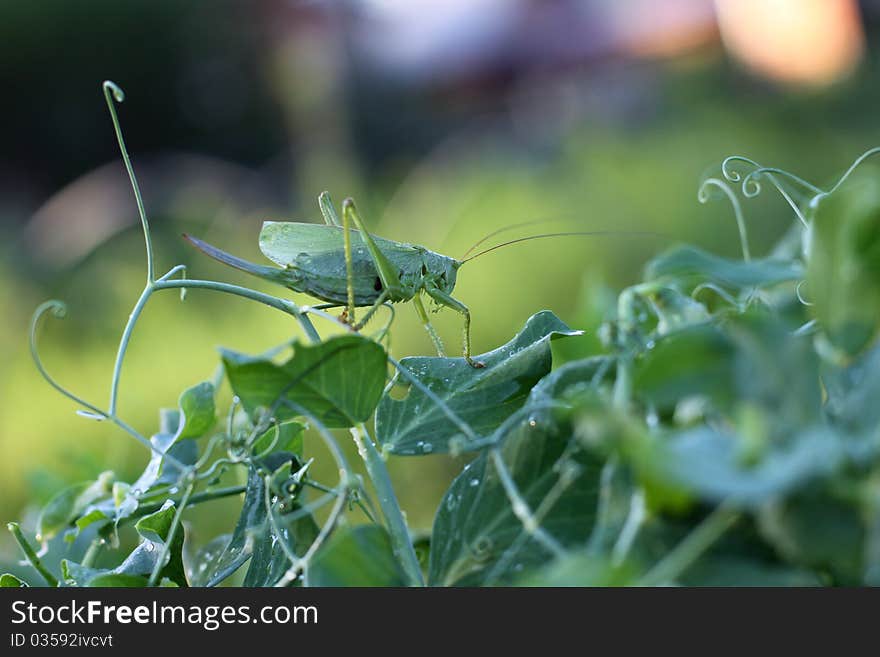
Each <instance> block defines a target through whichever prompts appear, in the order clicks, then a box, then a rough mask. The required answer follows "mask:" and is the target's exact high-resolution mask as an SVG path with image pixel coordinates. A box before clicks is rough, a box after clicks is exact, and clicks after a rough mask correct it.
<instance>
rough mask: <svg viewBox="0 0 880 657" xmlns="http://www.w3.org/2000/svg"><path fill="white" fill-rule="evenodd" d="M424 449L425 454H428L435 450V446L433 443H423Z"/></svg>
mask: <svg viewBox="0 0 880 657" xmlns="http://www.w3.org/2000/svg"><path fill="white" fill-rule="evenodd" d="M422 451H423V452H424V453H425V454H428V453H430V452H433V451H434V446H433V445H432V444H431V443H423V444H422Z"/></svg>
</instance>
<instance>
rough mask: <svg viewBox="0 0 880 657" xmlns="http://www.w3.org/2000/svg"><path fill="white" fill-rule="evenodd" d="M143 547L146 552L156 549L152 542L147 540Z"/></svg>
mask: <svg viewBox="0 0 880 657" xmlns="http://www.w3.org/2000/svg"><path fill="white" fill-rule="evenodd" d="M144 549H145V550H146V551H147V552H152V551H153V550H155V549H156V546H155V545H153V542H152V541H147V542H146V543H144Z"/></svg>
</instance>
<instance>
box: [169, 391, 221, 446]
mask: <svg viewBox="0 0 880 657" xmlns="http://www.w3.org/2000/svg"><path fill="white" fill-rule="evenodd" d="M178 406H179V407H180V419H179V424H178V427H177V433H176V437H175V441H177V440H181V439H183V438H198V437H199V436H203V435H204V434H205V433H207V432H208V431H210V430H211V429H212V428H213V426H214V422H215V421H216V409H215V407H214V386H213V385H212V384H211V383H209V382H208V381H204V382H202V383H199V384H198V385H195V386H193V387H192V388H188V389H187V390H184V391H183V393H182V394H181V395H180V400H179V401H178Z"/></svg>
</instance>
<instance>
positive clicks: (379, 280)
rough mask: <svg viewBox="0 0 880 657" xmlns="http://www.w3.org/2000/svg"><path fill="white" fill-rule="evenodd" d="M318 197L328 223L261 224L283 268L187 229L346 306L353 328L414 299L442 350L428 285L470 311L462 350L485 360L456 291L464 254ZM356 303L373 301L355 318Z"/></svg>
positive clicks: (233, 262) (271, 276)
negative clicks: (402, 238) (355, 239)
mask: <svg viewBox="0 0 880 657" xmlns="http://www.w3.org/2000/svg"><path fill="white" fill-rule="evenodd" d="M318 203H319V205H320V208H321V214H322V215H323V217H324V221H325V225H320V224H311V223H296V222H280V221H267V222H265V223H264V224H263V229H262V231H261V232H260V250H261V251H262V252H263V254H264V255H265V256H266V257H267V258H269V260H271V261H273V262H274V263H275V264H277V265H279V266H280V269H279V268H276V267H268V266H263V265H256V264H253V263H251V262H248V261H246V260H243V259H241V258H238V257H236V256H233V255H231V254H229V253H226V252H225V251H221V250H220V249H218V248H216V247H214V246H211V245H210V244H207V243H205V242H203V241H201V240H199V239H196V238H195V237H192V236H189V235H185V236H184V237H186V239H187V240H189V241H190V242H191V243H192V244H193V245H194V246H196V247H197V248H198V249H199V250H201V251H203V252H204V253H206V254H207V255H209V256H211V257H212V258H215V259H217V260H219V261H220V262H223V263H224V264H227V265H230V266H232V267H235V268H237V269H241V270H242V271H246V272H248V273H249V274H253V275H255V276H258V277H260V278H263V279H266V280H270V281H273V282H275V283H280V284H281V285H283V286H285V287H287V288H289V289H291V290H294V291H295V292H303V293H305V294H308V295H310V296H313V297H316V298H318V299H321V300H323V301H326V302H328V304H330V306H345V307H346V310H345V315H344V317H345V320H346V321H347V322H348V323H349V324H350V325H351V326H352V328H353V329H354V330H359V329H360V328H361V327H363V326H364V324H366V322H367V321H368V320H369V319H370V318H371V317H372V316H373V314H374V313H375V312H376V311H377V310H378V309H379V307H381V306H382V305H383V304H385V303H389V302H390V303H397V302H401V301H412V303H413V305H414V306H415V308H416V311H417V312H418V314H419V318H420V319H421V321H422V323H423V324H424V325H425V328H426V329H427V330H428V333H429V334H430V336H431V339H432V340H433V342H434V345H435V347H436V348H437V351H438V353H439V354H440V355H444V354H443V347H442V344H441V343H440V340H439V338H438V337H437V334H436V332H435V331H434V329H433V327H432V326H431V323H430V320H429V319H428V313H427V311H426V310H425V306H424V304H423V303H422V300H421V294H422V292H424V293H425V294H427V295H428V296H429V297H430V298H431V299H433V300H434V301H435V302H436V303H437V304H438V305H440V306H445V307H448V308H452V309H453V310H455V311H457V312H459V313H461V314H462V315H463V316H464V357H465V359H466V360H467V362H468V363H469V364H471V365H472V366H473V367H482V366H483V365H482V363H479V362H478V361H475V360H474V359H473V358H471V340H470V321H471V316H470V311H469V310H468V308H467V306H465V305H464V304H463V303H462V302H460V301H459V300H458V299H455V298H454V297H453V296H452V290H453V288H454V287H455V280H456V275H457V273H458V268H459V267H461V265H462V263H463V261H461V260H456V259H455V258H451V257H449V256H445V255H441V254H439V253H434V252H433V251H429V250H428V249H426V248H425V247H422V246H416V245H413V244H404V243H402V242H394V241H392V240H387V239H383V238H380V237H374V236H372V235H371V234H370V233H369V231H367V229H366V226H365V225H364V222H363V220H362V219H361V217H360V215H359V214H358V211H357V208H356V207H355V205H354V202H353V201H352V200H351V199H346V200H345V201H344V202H343V204H342V223H341V224H340V221H339V217H338V215H337V214H336V211H335V209H334V208H333V204H332V202H331V200H330V195H329V194H328V193H327V192H324V193H322V194H321V195H320V196H319V197H318ZM352 224H353V225H354V227H353V226H352ZM352 234H355V235H359V236H360V238H361V240H362V242H363V245H362V246H357V247H355V248H352V239H351V236H352ZM364 247H366V248H364ZM356 307H367V308H368V310H367V311H366V314H365V315H364V317H363V318H362V319H361V321H360V322H356V321H355V308H356Z"/></svg>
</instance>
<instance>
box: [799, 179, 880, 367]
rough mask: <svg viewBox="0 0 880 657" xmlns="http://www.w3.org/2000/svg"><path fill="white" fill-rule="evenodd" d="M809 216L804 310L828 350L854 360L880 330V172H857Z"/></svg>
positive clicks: (820, 201)
mask: <svg viewBox="0 0 880 657" xmlns="http://www.w3.org/2000/svg"><path fill="white" fill-rule="evenodd" d="M811 211H812V224H811V234H810V240H809V244H808V246H809V251H808V261H807V262H808V265H807V288H806V296H807V297H808V298H809V300H810V301H811V302H812V304H813V305H812V306H811V307H810V310H811V311H812V313H813V316H814V317H815V318H816V320H817V321H818V322H819V325H820V326H821V327H822V330H823V331H824V334H825V336H826V337H827V338H828V340H829V341H830V342H831V344H833V345H834V346H835V347H837V348H838V349H840V350H842V351H843V352H845V353H846V354H849V355H855V354H857V353H858V352H860V351H861V350H862V349H864V348H865V347H866V346H867V345H868V343H869V342H870V341H871V340H872V339H873V338H874V336H875V335H876V333H877V328H878V325H880V171H878V169H877V168H876V167H864V168H862V169H860V170H859V171H857V172H855V173H854V174H853V175H852V176H851V177H850V179H849V180H848V181H847V182H846V183H845V184H844V185H843V186H842V187H840V189H838V190H837V191H835V192H834V193H833V194H830V195H825V196H821V197H818V198H817V199H816V200H815V201H814V202H813V204H812V206H811Z"/></svg>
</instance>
